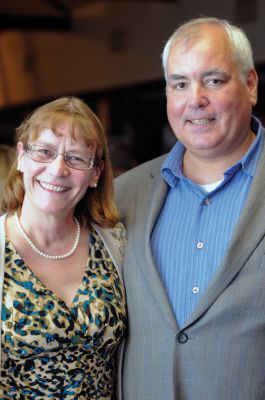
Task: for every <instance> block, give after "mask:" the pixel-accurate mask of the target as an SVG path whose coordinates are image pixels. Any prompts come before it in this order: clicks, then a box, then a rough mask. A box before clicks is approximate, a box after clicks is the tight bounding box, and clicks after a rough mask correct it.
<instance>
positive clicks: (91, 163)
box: [24, 144, 98, 171]
mask: <svg viewBox="0 0 265 400" xmlns="http://www.w3.org/2000/svg"><path fill="white" fill-rule="evenodd" d="M33 146H38V147H41V148H43V149H49V150H51V151H52V152H54V158H52V160H50V161H40V160H35V159H34V158H32V157H30V155H29V151H34V150H33V149H32V147H33ZM24 149H25V153H26V155H27V157H28V158H29V159H30V160H33V161H36V162H39V163H41V164H50V163H52V162H53V161H54V160H56V158H57V157H58V156H59V155H60V156H63V158H64V162H65V165H67V167H69V168H72V169H76V170H79V171H88V170H90V169H91V168H93V167H94V166H96V165H97V164H98V163H97V162H96V161H95V157H93V156H88V155H86V154H80V153H75V152H72V151H66V152H64V153H59V152H58V151H57V150H56V149H54V148H52V147H49V146H43V145H41V144H32V145H31V144H27V145H26V146H25V147H24ZM68 154H73V155H77V156H78V155H80V156H81V155H82V156H86V157H88V158H89V159H88V162H89V165H88V167H87V168H76V167H73V166H72V165H69V164H68V159H67V155H68Z"/></svg>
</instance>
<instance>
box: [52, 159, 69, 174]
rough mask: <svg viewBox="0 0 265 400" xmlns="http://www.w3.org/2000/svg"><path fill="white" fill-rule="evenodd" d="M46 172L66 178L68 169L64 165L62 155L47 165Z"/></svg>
mask: <svg viewBox="0 0 265 400" xmlns="http://www.w3.org/2000/svg"><path fill="white" fill-rule="evenodd" d="M48 172H49V173H50V174H52V175H57V176H66V175H68V174H69V167H68V166H67V165H66V163H65V160H64V154H58V155H57V157H56V158H55V159H54V160H53V161H52V162H51V163H49V164H48Z"/></svg>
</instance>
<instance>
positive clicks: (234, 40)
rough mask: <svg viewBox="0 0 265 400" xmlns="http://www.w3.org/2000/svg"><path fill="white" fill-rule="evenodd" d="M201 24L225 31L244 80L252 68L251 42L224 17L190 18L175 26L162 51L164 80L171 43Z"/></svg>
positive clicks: (183, 37)
mask: <svg viewBox="0 0 265 400" xmlns="http://www.w3.org/2000/svg"><path fill="white" fill-rule="evenodd" d="M203 25H213V26H217V27H220V28H221V29H223V30H224V32H226V34H227V35H228V38H229V40H230V43H231V45H232V48H233V49H234V54H233V56H234V61H235V63H236V65H237V67H238V71H239V74H240V77H241V79H242V80H243V81H246V79H247V76H248V73H249V71H250V70H251V69H253V68H254V61H253V54H252V48H251V44H250V42H249V40H248V38H247V36H246V34H245V33H244V31H243V30H242V29H241V28H239V27H237V26H235V25H232V24H231V23H230V22H228V21H226V20H224V19H218V18H214V17H201V18H194V19H191V20H190V21H188V22H186V23H184V24H182V25H180V26H179V28H177V29H176V30H175V31H174V33H173V34H172V35H171V36H170V38H169V39H168V41H167V43H166V45H165V47H164V50H163V53H162V66H163V70H164V75H165V79H166V81H167V64H168V58H169V54H170V50H171V47H172V45H174V43H175V42H176V41H177V40H178V39H180V40H182V39H183V40H185V38H186V35H189V34H191V33H195V32H196V31H198V29H200V28H201V26H203ZM194 31H195V32H194Z"/></svg>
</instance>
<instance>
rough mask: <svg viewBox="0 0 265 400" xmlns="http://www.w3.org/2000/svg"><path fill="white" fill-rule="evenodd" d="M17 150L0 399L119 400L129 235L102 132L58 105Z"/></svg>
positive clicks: (41, 113) (9, 202)
mask: <svg viewBox="0 0 265 400" xmlns="http://www.w3.org/2000/svg"><path fill="white" fill-rule="evenodd" d="M17 150H18V159H17V161H16V163H15V165H14V166H13V169H12V170H11V174H10V176H9V179H8V182H7V187H6V192H5V198H4V200H3V211H5V212H6V215H5V216H4V217H2V225H1V226H2V235H1V240H2V242H1V248H2V253H3V254H2V260H4V261H2V262H1V269H2V279H1V281H3V280H4V282H3V287H2V295H1V298H2V313H1V315H2V321H1V356H2V360H1V388H0V399H39V400H40V399H45V400H46V399H48V398H52V399H80V400H82V399H104V400H106V399H113V398H115V393H114V392H115V386H117V385H116V384H115V379H114V377H115V373H116V369H117V366H116V360H117V349H118V347H119V345H120V343H121V342H122V339H123V336H124V333H125V330H126V306H125V295H124V288H123V284H122V281H121V277H120V273H119V271H118V268H119V265H118V264H119V263H120V257H121V252H122V249H123V245H124V228H123V226H122V225H121V224H120V223H118V216H117V212H116V208H115V206H114V203H113V199H112V173H111V167H110V161H109V156H108V150H107V142H106V137H105V134H104V132H103V129H102V126H101V124H100V122H99V120H98V119H97V117H96V116H95V115H94V114H93V112H92V111H91V110H90V109H89V108H88V107H87V106H86V105H85V104H84V103H83V102H82V101H81V100H79V99H77V98H74V97H70V98H61V99H58V100H55V101H53V102H50V103H48V104H46V105H44V106H42V107H40V108H38V109H37V110H36V111H35V112H34V113H33V114H32V115H31V116H30V117H29V118H28V119H27V120H26V121H25V122H23V123H22V124H21V126H20V127H19V128H18V129H17ZM3 257H5V259H4V258H3ZM114 263H116V265H114Z"/></svg>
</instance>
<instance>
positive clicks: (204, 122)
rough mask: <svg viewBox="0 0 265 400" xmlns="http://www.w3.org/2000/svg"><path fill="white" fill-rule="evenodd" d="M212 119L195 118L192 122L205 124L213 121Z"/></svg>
mask: <svg viewBox="0 0 265 400" xmlns="http://www.w3.org/2000/svg"><path fill="white" fill-rule="evenodd" d="M211 121H212V120H211V119H206V118H204V119H193V120H191V122H192V124H197V125H204V124H209V122H211Z"/></svg>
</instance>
